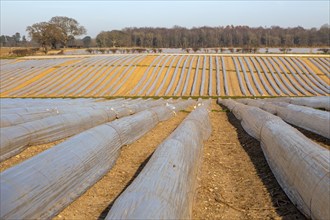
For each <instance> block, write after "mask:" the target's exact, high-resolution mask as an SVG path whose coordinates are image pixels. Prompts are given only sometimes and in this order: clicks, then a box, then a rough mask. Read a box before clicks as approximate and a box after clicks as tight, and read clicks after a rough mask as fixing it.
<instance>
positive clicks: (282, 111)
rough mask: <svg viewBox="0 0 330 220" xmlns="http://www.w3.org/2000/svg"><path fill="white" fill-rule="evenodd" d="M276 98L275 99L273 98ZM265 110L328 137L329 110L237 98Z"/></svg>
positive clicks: (329, 134) (329, 135)
mask: <svg viewBox="0 0 330 220" xmlns="http://www.w3.org/2000/svg"><path fill="white" fill-rule="evenodd" d="M275 100H276V99H275ZM238 101H240V102H244V103H245V104H247V105H252V106H256V107H259V108H261V109H263V110H266V111H268V112H270V113H272V114H275V115H277V116H279V117H280V118H282V119H283V120H284V121H286V122H288V123H290V124H293V125H296V126H298V127H301V128H304V129H306V130H309V131H311V132H314V133H316V134H319V135H321V136H324V137H326V138H330V126H329V124H330V112H326V111H320V110H316V109H312V108H309V107H304V106H299V105H293V104H289V103H284V102H271V103H269V102H262V101H259V100H258V101H257V100H251V99H246V100H244V101H243V100H238Z"/></svg>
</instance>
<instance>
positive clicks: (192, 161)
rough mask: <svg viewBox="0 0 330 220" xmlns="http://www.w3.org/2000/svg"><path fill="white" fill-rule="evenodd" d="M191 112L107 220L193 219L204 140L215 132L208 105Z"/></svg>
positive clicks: (162, 145) (159, 147)
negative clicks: (212, 127)
mask: <svg viewBox="0 0 330 220" xmlns="http://www.w3.org/2000/svg"><path fill="white" fill-rule="evenodd" d="M208 105H209V104H206V106H204V105H202V106H201V107H198V108H197V109H196V110H194V111H193V112H192V113H190V114H189V115H188V116H187V118H186V119H185V120H184V121H183V122H182V123H181V124H180V125H179V127H178V128H177V129H176V130H175V131H174V132H173V133H172V134H171V135H170V136H169V137H168V138H167V139H166V140H165V141H164V142H163V143H161V144H160V145H159V146H158V147H157V149H156V151H155V152H154V153H153V155H152V157H151V158H150V160H149V162H148V163H147V164H146V166H145V167H144V169H143V170H142V171H141V173H140V174H139V175H138V176H137V178H136V179H135V180H134V181H133V183H132V184H131V185H130V186H129V187H128V188H127V189H126V190H125V191H124V192H123V193H122V194H121V196H120V197H119V198H118V199H117V200H116V201H115V203H114V205H113V206H112V209H111V210H110V212H109V213H108V215H107V217H106V219H190V218H191V213H192V204H193V198H194V196H195V186H196V176H197V171H198V167H199V164H200V158H201V151H202V146H203V140H206V139H207V138H208V137H209V136H210V134H211V125H210V121H209V117H208V110H207V107H208Z"/></svg>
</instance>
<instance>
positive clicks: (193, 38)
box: [96, 25, 330, 48]
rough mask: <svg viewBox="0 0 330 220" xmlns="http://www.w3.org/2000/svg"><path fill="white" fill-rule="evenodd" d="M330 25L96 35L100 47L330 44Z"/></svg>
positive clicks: (128, 31)
mask: <svg viewBox="0 0 330 220" xmlns="http://www.w3.org/2000/svg"><path fill="white" fill-rule="evenodd" d="M329 33H330V27H329V25H323V26H321V28H319V29H317V28H311V29H305V28H303V27H294V28H282V27H279V26H272V27H269V28H266V27H265V28H264V27H257V28H254V27H248V26H233V25H230V26H229V25H228V26H225V27H194V28H191V29H188V28H185V27H180V26H174V27H173V28H152V27H142V28H137V27H133V28H124V29H122V30H112V31H102V32H101V33H99V34H98V35H97V36H96V43H97V46H99V47H147V48H211V47H241V48H246V47H248V48H256V47H259V48H260V47H281V48H283V47H315V46H318V47H319V46H326V47H329Z"/></svg>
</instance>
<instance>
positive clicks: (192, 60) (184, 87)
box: [181, 56, 195, 95]
mask: <svg viewBox="0 0 330 220" xmlns="http://www.w3.org/2000/svg"><path fill="white" fill-rule="evenodd" d="M194 61H195V56H193V57H192V58H191V60H190V63H189V69H188V73H187V77H186V80H185V83H184V86H183V89H182V93H181V95H185V94H186V91H187V89H188V83H189V79H190V75H191V69H192V67H193V64H194Z"/></svg>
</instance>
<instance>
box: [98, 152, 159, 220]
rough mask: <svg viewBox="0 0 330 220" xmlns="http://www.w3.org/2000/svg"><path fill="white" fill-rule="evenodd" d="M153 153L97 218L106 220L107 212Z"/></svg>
mask: <svg viewBox="0 0 330 220" xmlns="http://www.w3.org/2000/svg"><path fill="white" fill-rule="evenodd" d="M152 155H153V153H152V154H150V156H149V157H148V158H147V159H145V161H143V163H142V164H141V165H140V166H139V168H138V169H137V171H136V172H135V173H134V176H133V177H132V178H131V179H130V180H129V182H128V183H127V184H126V186H125V188H124V189H123V190H122V191H121V192H120V193H119V195H118V196H117V197H116V198H115V199H114V200H112V201H111V202H110V204H109V205H108V206H107V207H106V208H105V209H104V210H103V211H102V213H101V214H100V216H99V217H98V218H97V220H104V219H105V217H106V216H107V214H108V213H109V211H110V209H111V208H112V206H113V204H114V203H115V201H116V200H117V198H118V197H119V196H120V195H121V194H122V193H123V192H124V191H125V190H126V189H127V187H128V186H129V185H131V183H132V182H133V181H134V179H135V178H136V177H137V176H138V175H139V174H140V172H141V171H142V170H143V168H144V167H145V165H146V164H147V163H148V161H149V160H150V158H151V156H152Z"/></svg>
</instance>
